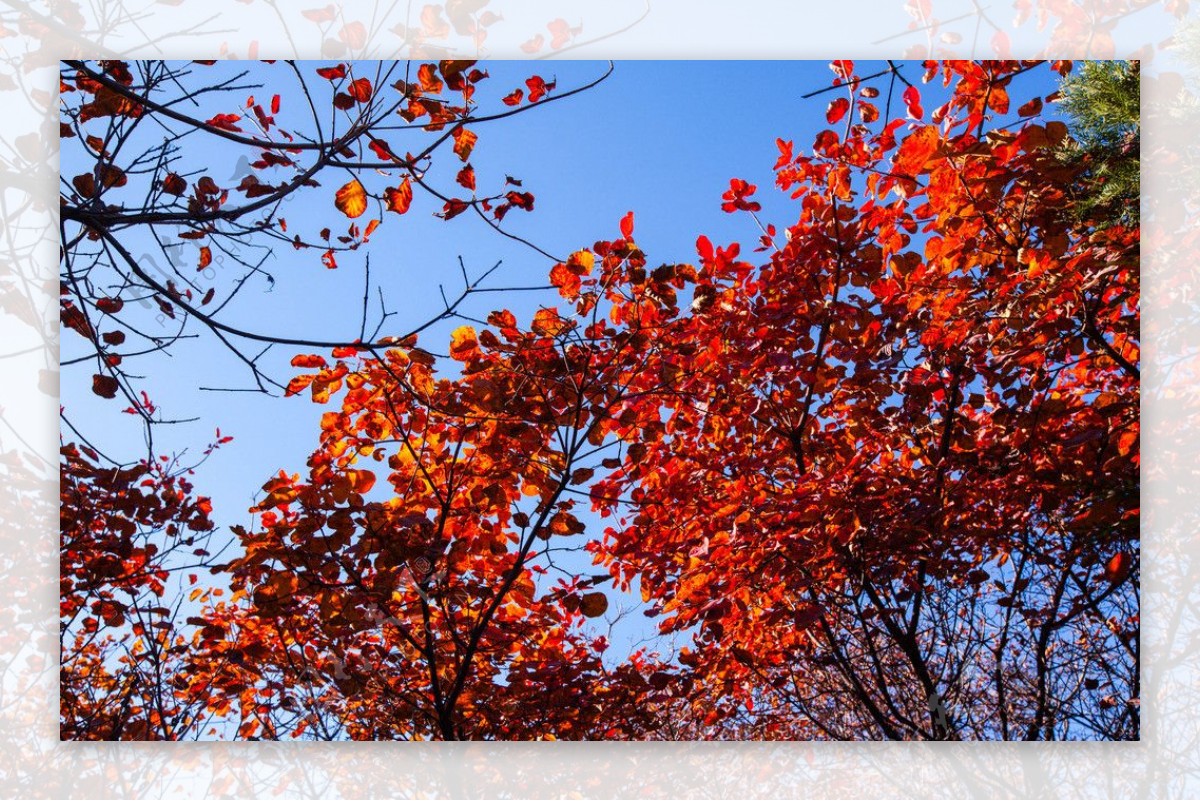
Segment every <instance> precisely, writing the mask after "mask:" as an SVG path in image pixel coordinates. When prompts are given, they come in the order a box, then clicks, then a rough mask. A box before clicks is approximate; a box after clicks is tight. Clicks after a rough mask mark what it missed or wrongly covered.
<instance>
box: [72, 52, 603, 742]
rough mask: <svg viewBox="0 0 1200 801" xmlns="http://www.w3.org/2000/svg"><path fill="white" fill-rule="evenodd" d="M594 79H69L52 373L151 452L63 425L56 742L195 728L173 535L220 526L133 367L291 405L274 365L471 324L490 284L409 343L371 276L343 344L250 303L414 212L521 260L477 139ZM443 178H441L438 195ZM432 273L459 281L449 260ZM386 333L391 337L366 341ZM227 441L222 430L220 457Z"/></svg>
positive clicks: (275, 66)
mask: <svg viewBox="0 0 1200 801" xmlns="http://www.w3.org/2000/svg"><path fill="white" fill-rule="evenodd" d="M261 75H266V76H267V77H268V78H269V79H270V85H271V86H273V87H274V88H273V89H272V90H271V91H266V90H264V89H263V86H264V83H263V82H262V79H261V78H260V77H259V76H261ZM603 77H604V74H601V75H600V77H599V78H597V79H596V80H595V81H593V82H592V83H591V84H588V85H583V86H576V87H565V86H564V87H562V88H561V89H560V88H559V87H558V86H557V85H556V82H555V81H554V80H553V79H551V80H545V79H543V78H542V77H540V76H538V75H531V76H529V77H528V78H527V79H525V80H523V81H521V82H520V83H519V85H517V86H515V87H514V86H505V87H503V88H502V89H500V90H499V91H496V92H494V93H493V92H490V91H489V88H488V87H489V85H488V84H487V83H486V81H487V78H488V74H487V71H486V70H485V69H482V68H480V67H478V66H476V65H475V62H473V61H452V60H443V61H436V62H430V63H418V62H387V63H373V64H370V65H367V66H361V65H355V64H349V63H332V64H328V65H326V66H319V65H310V64H306V63H303V62H270V63H267V64H259V65H257V68H256V69H254V70H249V69H244V68H241V67H239V66H237V65H230V64H218V63H216V62H191V63H187V62H163V61H140V62H128V61H124V60H118V59H109V60H102V61H95V62H93V61H79V60H72V61H65V62H63V63H62V65H61V71H60V92H61V106H60V126H59V130H60V135H61V143H62V150H63V156H62V163H63V165H64V166H63V169H64V174H63V176H62V182H61V189H60V204H59V208H60V217H61V230H60V233H61V250H60V267H61V270H60V312H61V319H62V326H63V331H64V332H66V337H65V341H64V342H63V358H62V365H63V367H64V369H66V370H67V371H68V372H69V371H71V370H73V369H76V368H77V367H80V366H82V367H84V368H86V369H89V370H90V371H91V372H92V376H91V378H90V380H88V381H86V385H87V386H88V387H90V390H91V392H92V393H94V394H95V395H97V396H99V397H100V398H103V399H111V400H116V399H118V398H120V400H119V401H117V402H118V403H119V404H120V405H119V406H117V405H115V404H114V406H115V408H114V410H113V411H114V413H118V410H122V409H123V411H124V412H125V413H127V414H130V415H134V416H136V417H137V418H139V419H140V420H141V421H142V422H143V424H144V425H143V431H144V432H145V449H144V451H143V452H142V453H141V454H138V453H137V452H136V451H135V452H134V453H132V454H131V453H129V452H128V451H109V450H106V449H105V448H103V447H101V446H100V445H99V444H97V441H99V440H101V439H102V437H101V436H97V435H98V434H99V433H100V432H98V431H95V430H90V429H89V428H88V426H86V425H81V424H77V421H76V420H75V417H74V414H73V412H74V407H73V405H72V404H67V405H66V406H65V407H63V410H62V415H63V422H64V430H65V431H66V434H65V437H64V438H65V440H66V441H65V442H64V445H63V449H62V461H61V464H60V472H61V474H62V477H63V487H64V489H63V493H64V496H63V497H64V500H63V507H62V509H63V511H62V517H61V526H62V531H63V537H64V543H63V549H64V551H63V552H64V562H63V567H62V572H63V584H62V599H61V600H62V618H61V625H62V632H61V639H62V647H63V652H62V666H63V673H62V686H63V708H62V714H63V720H62V726H63V736H64V737H68V738H105V739H107V738H120V737H137V738H147V737H161V738H177V737H182V736H188V735H189V733H190V732H191V731H192V726H193V724H195V723H196V722H197V719H196V718H193V717H192V716H191V715H190V711H189V707H187V706H186V704H176V703H175V702H174V701H173V700H171V699H174V698H175V697H176V696H175V694H176V692H177V691H178V689H179V688H178V684H177V682H178V681H180V680H182V679H181V677H180V675H179V673H178V669H179V665H180V662H179V657H180V656H181V654H182V653H183V652H185V651H188V650H189V647H190V646H189V645H188V643H189V642H190V638H191V637H193V636H196V635H198V633H199V632H200V630H201V628H202V627H203V621H199V619H198V618H196V617H195V616H194V615H191V616H190V621H191V622H190V623H189V622H188V619H189V615H188V613H187V612H184V613H183V614H182V616H181V612H180V610H181V604H180V603H178V602H176V601H177V600H178V599H176V598H175V595H176V594H181V595H186V596H188V601H187V604H188V605H189V607H190V605H192V604H193V602H194V603H200V602H204V601H210V600H212V592H214V591H216V589H217V588H215V587H213V586H211V585H212V582H211V576H210V575H209V574H208V571H207V566H208V564H209V560H208V558H207V557H208V556H209V554H208V552H207V551H205V550H204V548H203V547H202V546H200V545H196V544H195V541H196V539H197V538H196V537H195V536H184V535H183V534H182V533H181V532H185V531H187V530H189V528H191V529H195V530H197V531H198V530H201V529H196V527H197V526H208V525H209V523H208V513H209V511H210V507H211V504H210V502H209V501H208V500H207V499H205V498H203V497H199V496H198V499H189V498H190V495H189V493H190V489H189V488H185V485H186V481H187V479H186V478H185V476H186V475H187V474H188V471H189V469H190V468H192V467H194V466H195V464H193V463H187V464H185V463H184V462H183V461H181V458H190V457H184V456H182V455H179V454H176V455H171V456H160V455H159V451H158V448H157V447H156V444H155V438H154V432H155V430H156V428H158V427H159V426H162V425H170V424H176V423H180V422H188V420H185V419H183V418H182V417H181V416H180V415H172V414H169V413H167V412H165V411H164V410H163V409H162V408H161V405H160V404H159V403H158V402H157V401H156V399H155V397H154V395H155V394H156V385H155V383H154V381H153V379H150V380H146V378H145V374H144V372H143V370H142V369H141V368H140V367H138V368H134V367H133V365H139V364H140V365H149V369H150V370H151V371H153V369H154V368H153V365H154V363H155V362H154V361H153V357H154V356H155V355H158V356H163V355H166V356H170V355H172V354H173V353H175V352H177V351H178V349H179V346H180V344H183V340H186V339H191V338H202V339H205V340H207V341H209V342H211V343H212V346H213V347H214V348H223V349H225V350H227V351H228V352H229V353H231V354H232V355H233V356H234V358H235V359H236V360H238V361H240V362H241V363H242V364H243V365H244V367H245V370H246V373H245V376H247V377H248V384H249V389H250V390H251V391H257V392H263V393H272V392H277V393H279V394H282V393H283V391H284V390H285V389H286V382H285V381H281V380H280V379H279V378H278V377H277V376H276V375H275V374H274V370H273V368H272V367H271V366H269V365H270V364H271V362H270V361H269V359H270V358H272V355H273V350H272V349H279V348H284V349H286V351H285V352H286V353H294V352H295V351H296V349H298V348H312V347H318V346H325V347H331V346H337V345H343V346H345V345H349V344H353V343H359V344H362V343H366V344H368V345H369V344H370V343H372V342H374V341H375V340H380V341H381V342H387V341H393V342H394V341H398V340H399V339H402V338H403V337H402V336H397V335H398V334H402V332H403V331H420V330H422V329H424V328H425V327H428V326H430V325H432V324H433V323H434V322H437V321H439V320H442V319H445V318H448V317H450V316H452V315H454V314H456V313H459V312H461V311H463V304H464V303H465V302H466V301H468V300H469V299H470V298H471V297H472V296H473V295H474V294H475V293H476V292H477V291H479V290H481V289H482V284H481V282H482V280H483V276H480V275H475V276H470V275H468V273H467V271H466V270H465V269H464V270H463V271H462V280H463V285H462V287H461V290H460V291H459V292H458V293H457V294H451V295H448V296H446V297H444V298H443V299H442V300H441V301H440V302H441V303H442V304H443V305H442V306H441V307H440V308H439V307H437V306H434V307H433V308H434V311H433V312H431V313H430V315H429V317H428V318H427V319H420V320H402V319H399V318H398V316H397V315H396V313H395V312H394V311H393V310H392V309H390V308H389V306H388V298H387V297H386V296H385V294H384V293H383V292H382V290H381V288H380V286H379V282H378V281H375V280H373V278H372V276H371V273H370V269H369V264H368V265H367V268H366V270H365V275H364V274H358V275H354V276H353V277H351V276H347V278H348V280H352V281H353V282H354V285H355V286H356V287H359V286H361V287H362V293H363V300H362V312H361V315H360V316H359V317H358V318H357V319H355V320H352V321H351V323H352V324H353V328H352V327H351V326H350V325H347V326H343V327H341V328H339V329H338V330H332V329H331V330H329V331H325V332H313V331H304V332H297V331H294V330H286V329H285V328H284V327H282V326H280V325H279V324H278V323H276V324H274V326H271V325H266V326H264V325H262V324H261V323H260V321H261V320H263V319H265V318H267V317H268V315H267V314H265V313H264V311H265V310H264V308H263V304H264V303H266V302H269V301H268V299H269V298H270V296H269V295H265V294H264V293H263V291H262V290H264V289H271V288H274V287H275V285H276V284H277V283H279V284H280V285H283V284H296V285H299V286H303V277H302V276H300V277H298V276H297V271H294V270H289V271H280V270H278V269H277V266H276V265H274V264H273V262H272V261H271V257H272V255H273V253H275V252H276V251H279V252H287V253H297V254H298V255H300V254H305V255H307V254H312V258H311V260H310V263H311V264H313V265H314V266H316V267H317V268H318V269H322V270H324V269H329V270H337V269H339V268H342V269H344V268H345V267H346V266H347V264H346V256H347V254H353V253H355V252H356V251H359V249H360V248H362V247H363V246H364V245H366V244H367V242H368V241H369V239H370V237H371V236H372V234H373V233H375V232H376V230H377V229H378V228H379V226H380V225H381V224H383V221H384V220H389V219H392V218H394V217H399V216H401V215H406V214H410V213H417V212H415V211H413V206H414V204H416V205H417V207H418V209H420V211H421V212H423V213H428V212H433V213H435V214H436V215H437V216H440V217H442V218H443V219H445V220H451V219H453V218H455V217H457V216H459V215H461V214H464V213H467V214H471V215H474V216H477V217H478V218H480V219H482V220H483V221H485V222H486V224H487V225H489V226H491V227H492V228H493V229H494V230H495V231H496V233H497V235H498V236H503V237H506V238H510V239H517V240H518V241H522V242H523V240H520V238H519V237H516V236H515V235H513V234H511V233H509V232H508V231H506V230H505V229H504V227H503V226H504V219H505V216H506V215H507V214H508V213H509V212H511V211H514V210H519V211H520V212H522V213H524V212H529V211H531V210H532V208H533V204H534V195H533V193H532V192H531V191H529V189H527V188H522V182H521V181H520V180H519V179H518V178H514V177H512V176H508V175H500V176H494V175H490V174H480V175H479V177H478V179H477V177H476V172H475V169H474V167H473V165H472V154H473V153H474V152H475V148H476V145H477V143H478V142H479V137H480V134H481V133H483V132H484V129H485V128H487V127H488V126H489V125H495V124H503V121H504V120H505V119H508V118H510V117H513V116H515V115H519V114H525V113H527V112H529V111H532V110H535V109H537V108H539V107H541V106H544V105H547V104H550V103H553V102H555V101H557V100H559V99H562V98H566V97H570V96H571V95H574V94H577V93H578V92H581V91H584V90H586V89H587V88H589V87H590V86H592V85H595V84H596V83H598V82H599V81H600V80H603ZM256 93H257V97H256V96H255V94H256ZM485 135H486V134H485ZM435 162H436V163H438V164H442V163H443V162H444V163H445V164H446V166H447V167H449V175H450V176H451V178H449V179H446V180H443V177H442V175H441V171H440V170H439V171H431V170H432V167H433V166H434V164H435ZM514 171H515V170H514ZM296 199H302V200H304V201H305V202H309V203H321V204H323V205H325V206H326V207H327V208H328V209H329V212H330V214H329V215H328V216H327V219H326V220H325V221H323V222H322V223H321V224H320V225H318V226H316V227H306V226H305V225H302V224H301V225H298V224H297V220H296V219H294V218H293V220H292V223H291V225H290V226H289V223H288V219H287V217H286V216H285V213H284V210H285V208H287V206H286V205H285V204H287V203H288V202H290V201H292V200H296ZM422 206H424V208H422ZM292 208H295V207H292ZM333 220H341V221H342V222H341V223H340V224H333V223H332V222H331V221H333ZM398 223H399V221H397V222H396V223H395V224H398ZM525 244H526V245H527V246H528V247H529V248H531V249H532V250H533V251H537V250H538V248H537V246H536V245H535V244H533V243H525ZM339 259H340V260H341V262H340V263H339ZM447 259H448V261H449V262H450V263H451V264H452V263H453V254H447ZM357 265H362V262H361V261H358V262H356V266H357ZM218 268H219V269H218ZM356 272H357V271H356ZM452 275H453V276H454V277H455V278H457V275H458V270H457V269H455V272H454V273H453V274H452ZM489 289H494V287H490V288H489ZM275 319H276V320H278V319H279V317H278V315H276V316H275ZM385 324H386V325H387V333H388V334H390V335H391V336H390V337H385V336H382V335H381V332H382V331H383V330H384V327H385ZM159 363H160V364H161V362H159ZM230 384H231V385H233V386H232V387H225V388H219V389H239V387H237V380H236V379H235V380H233V381H231V382H230ZM220 422H221V421H219V420H218V421H216V423H217V424H220ZM229 439H230V438H229V437H228V436H223V435H221V433H220V430H219V429H217V434H216V438H215V440H214V443H213V446H217V445H220V444H223V443H225V442H228V441H229ZM208 452H211V447H210V449H209V451H208ZM89 509H90V510H91V511H90V512H89ZM205 530H206V529H205ZM206 536H207V535H206ZM189 546H194V547H189ZM202 567H203V568H205V569H203V570H201V569H200V568H202ZM189 570H194V571H195V572H190V573H189V572H187V571H189ZM196 573H200V574H203V575H204V576H205V582H204V583H203V584H202V585H200V586H196V587H191V586H189V587H187V588H185V589H183V590H180V588H179V587H178V586H177V585H176V584H172V582H173V581H174V580H175V579H178V577H179V576H182V575H185V574H187V575H191V576H193V579H192V580H193V581H195V580H196V579H195V578H194V577H195V575H196ZM168 586H170V587H171V589H170V590H167V589H165V588H166V587H168ZM165 594H166V595H168V596H169V597H164V595H165ZM201 706H203V704H202V705H201Z"/></svg>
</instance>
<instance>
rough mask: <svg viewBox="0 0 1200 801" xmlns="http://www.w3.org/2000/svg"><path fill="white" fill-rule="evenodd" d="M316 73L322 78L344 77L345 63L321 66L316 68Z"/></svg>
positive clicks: (334, 79) (338, 78)
mask: <svg viewBox="0 0 1200 801" xmlns="http://www.w3.org/2000/svg"><path fill="white" fill-rule="evenodd" d="M317 74H318V75H320V76H321V77H322V78H328V79H329V80H331V81H337V80H340V79H342V78H345V77H346V65H345V64H338V65H337V66H336V67H321V68H320V69H318V70H317Z"/></svg>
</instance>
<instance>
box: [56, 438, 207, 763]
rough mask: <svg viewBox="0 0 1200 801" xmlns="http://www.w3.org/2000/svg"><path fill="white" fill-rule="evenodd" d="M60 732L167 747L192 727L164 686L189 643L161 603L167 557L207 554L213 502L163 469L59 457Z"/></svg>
mask: <svg viewBox="0 0 1200 801" xmlns="http://www.w3.org/2000/svg"><path fill="white" fill-rule="evenodd" d="M61 457H62V461H61V471H60V476H61V489H60V495H59V497H60V521H61V537H62V556H61V561H60V584H61V586H60V594H59V598H60V623H61V630H62V655H61V669H60V688H61V689H60V703H61V712H62V717H61V721H60V724H61V734H62V737H63V739H70V740H89V739H96V740H119V739H131V740H147V739H174V738H176V737H177V736H178V735H179V734H180V733H181V732H182V731H183V730H185V729H186V727H187V725H189V722H190V716H189V714H188V712H187V709H186V707H185V706H184V705H183V704H181V703H180V701H179V700H177V699H176V698H175V696H174V691H173V688H171V687H169V686H167V687H164V686H163V685H162V677H163V676H171V675H173V674H174V673H175V671H176V670H177V668H178V666H179V665H181V664H182V661H183V655H184V654H186V653H188V652H189V651H190V649H191V644H190V642H188V641H186V640H185V639H184V638H183V636H182V635H181V634H179V633H178V631H177V628H176V624H175V621H174V619H173V615H174V612H173V610H172V609H171V608H170V607H171V606H172V605H173V602H172V601H171V600H170V599H167V598H165V597H164V596H165V594H166V592H167V581H168V579H169V577H170V571H171V569H172V565H171V556H172V554H175V553H178V554H186V555H190V556H191V557H192V558H193V559H194V560H195V561H203V557H204V556H207V552H206V551H204V549H203V545H204V544H205V536H206V534H207V532H209V531H210V530H211V529H212V527H213V526H212V523H211V522H210V521H209V514H210V513H211V511H212V505H211V503H210V502H209V500H208V499H207V498H205V497H202V496H194V495H193V494H192V487H191V485H190V484H189V483H188V481H187V480H186V479H185V478H183V477H182V476H179V475H174V474H172V473H170V472H168V471H167V470H166V469H165V466H164V464H162V463H140V464H135V465H132V466H130V467H105V466H102V465H100V464H99V460H98V459H97V456H96V454H95V453H94V452H92V451H91V450H90V449H89V448H86V447H79V446H77V445H73V444H72V445H65V446H63V448H62V450H61Z"/></svg>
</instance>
